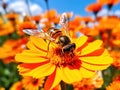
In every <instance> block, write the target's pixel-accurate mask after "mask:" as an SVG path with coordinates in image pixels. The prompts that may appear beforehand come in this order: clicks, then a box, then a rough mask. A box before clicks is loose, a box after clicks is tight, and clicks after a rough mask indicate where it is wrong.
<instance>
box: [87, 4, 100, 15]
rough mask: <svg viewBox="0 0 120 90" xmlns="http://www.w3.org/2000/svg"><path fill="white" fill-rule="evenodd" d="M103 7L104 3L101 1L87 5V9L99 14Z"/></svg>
mask: <svg viewBox="0 0 120 90" xmlns="http://www.w3.org/2000/svg"><path fill="white" fill-rule="evenodd" d="M101 9H102V5H101V4H99V3H92V4H90V5H88V6H87V7H86V11H88V12H94V14H97V13H98V12H99V11H100V10H101Z"/></svg>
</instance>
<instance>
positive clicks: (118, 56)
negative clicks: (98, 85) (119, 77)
mask: <svg viewBox="0 0 120 90" xmlns="http://www.w3.org/2000/svg"><path fill="white" fill-rule="evenodd" d="M110 54H111V56H112V57H113V66H114V67H117V68H118V69H120V52H119V51H117V50H113V51H111V52H110Z"/></svg>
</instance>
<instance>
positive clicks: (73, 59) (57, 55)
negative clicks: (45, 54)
mask: <svg viewBox="0 0 120 90" xmlns="http://www.w3.org/2000/svg"><path fill="white" fill-rule="evenodd" d="M51 52H52V53H51ZM49 55H50V61H51V63H52V64H54V65H56V66H57V67H69V68H70V69H80V67H81V60H80V59H79V58H78V56H76V55H75V53H74V52H67V53H64V52H63V51H62V48H55V49H53V50H52V51H50V54H49Z"/></svg>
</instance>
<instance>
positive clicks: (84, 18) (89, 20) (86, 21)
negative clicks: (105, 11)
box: [83, 16, 94, 24]
mask: <svg viewBox="0 0 120 90" xmlns="http://www.w3.org/2000/svg"><path fill="white" fill-rule="evenodd" d="M83 21H84V22H85V23H86V24H87V23H89V22H94V20H93V19H92V18H91V17H90V16H86V17H83Z"/></svg>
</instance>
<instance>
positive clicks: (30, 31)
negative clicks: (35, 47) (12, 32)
mask: <svg viewBox="0 0 120 90" xmlns="http://www.w3.org/2000/svg"><path fill="white" fill-rule="evenodd" d="M23 32H24V33H26V34H28V35H31V36H36V37H41V38H44V37H45V33H43V32H41V31H39V30H33V29H24V30H23Z"/></svg>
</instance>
